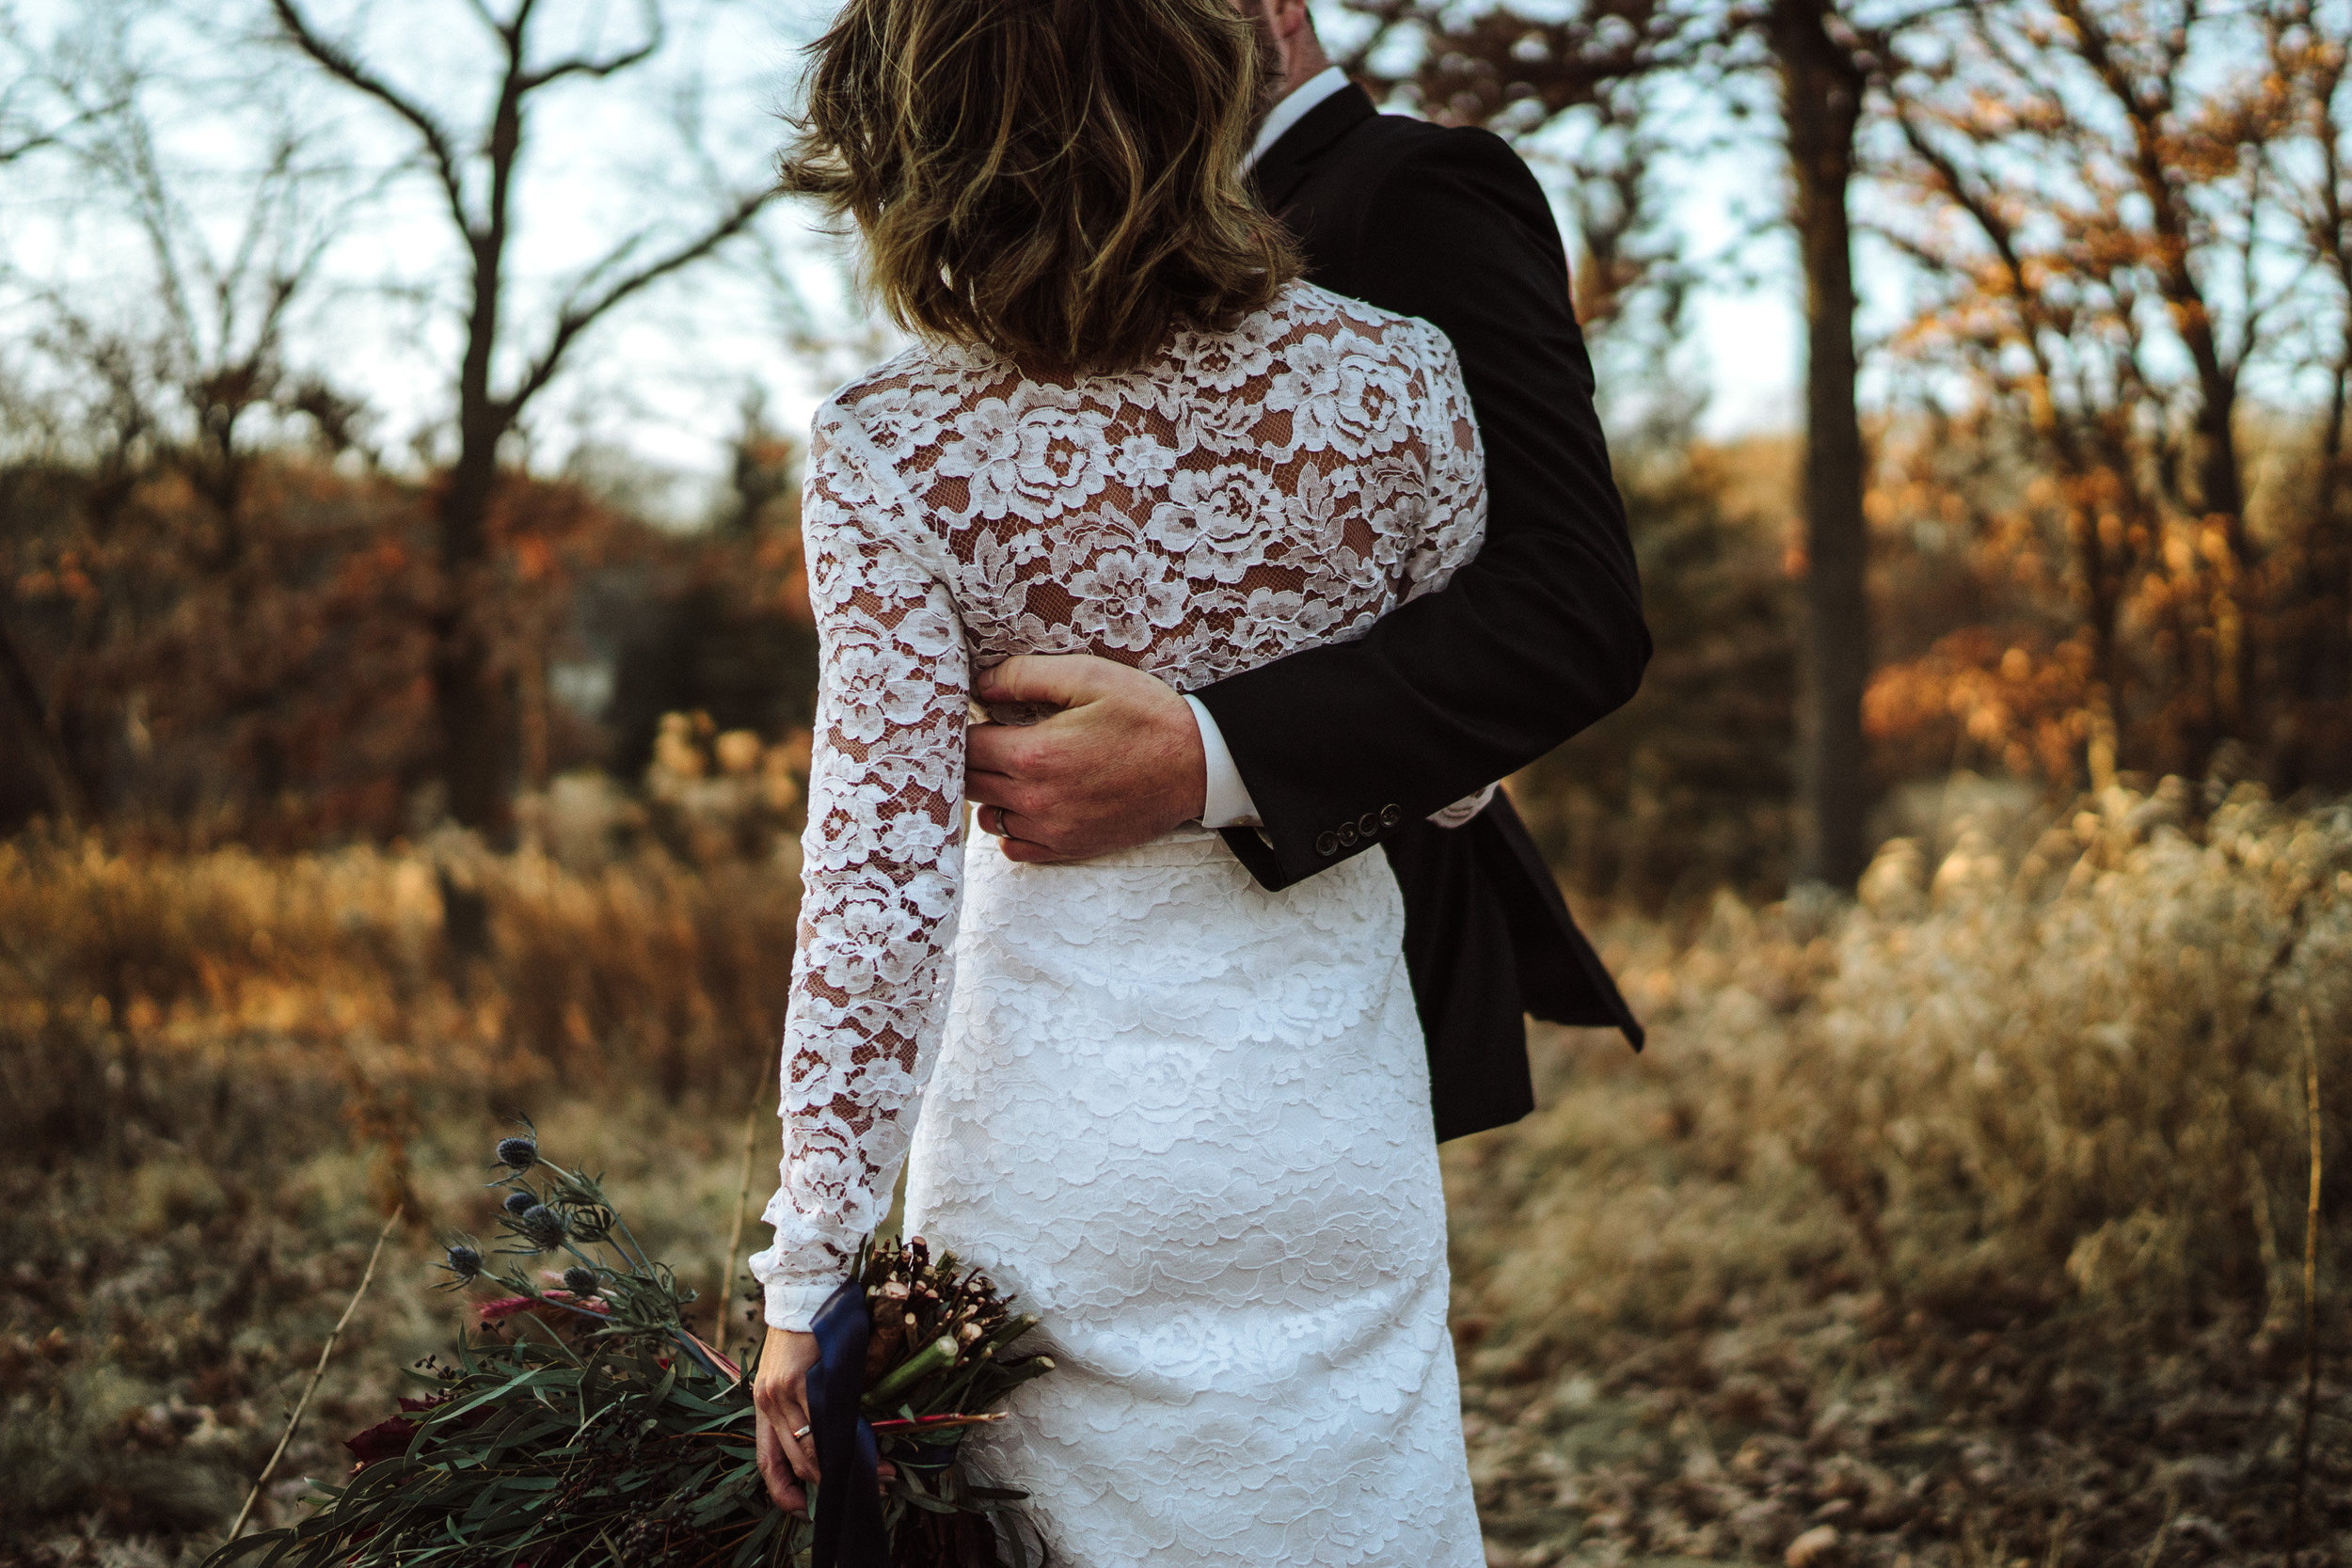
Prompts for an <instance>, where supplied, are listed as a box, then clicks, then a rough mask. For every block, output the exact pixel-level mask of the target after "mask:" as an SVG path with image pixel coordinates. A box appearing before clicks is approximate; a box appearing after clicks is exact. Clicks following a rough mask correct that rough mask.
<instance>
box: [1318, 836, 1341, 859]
mask: <svg viewBox="0 0 2352 1568" xmlns="http://www.w3.org/2000/svg"><path fill="white" fill-rule="evenodd" d="M1339 852H1340V835H1339V834H1337V833H1325V834H1324V835H1323V836H1322V837H1321V838H1318V839H1316V840H1315V853H1316V854H1318V855H1336V854H1338V853H1339Z"/></svg>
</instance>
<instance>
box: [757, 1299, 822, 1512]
mask: <svg viewBox="0 0 2352 1568" xmlns="http://www.w3.org/2000/svg"><path fill="white" fill-rule="evenodd" d="M816 1365H817V1336H815V1335H814V1334H787V1332H785V1331H784V1330H783V1329H781V1328H771V1329H770V1330H769V1331H768V1343H767V1346H766V1347H765V1348H764V1349H762V1350H761V1351H760V1353H759V1371H758V1373H757V1375H755V1377H754V1378H753V1379H752V1406H753V1408H754V1409H755V1411H756V1412H757V1413H758V1415H757V1421H756V1427H757V1435H756V1439H755V1442H756V1448H757V1451H758V1455H759V1474H760V1478H761V1479H762V1480H763V1481H766V1482H767V1483H768V1495H769V1496H770V1497H773V1498H774V1499H775V1500H776V1506H777V1507H778V1508H781V1509H783V1510H784V1511H785V1512H786V1513H804V1512H806V1510H807V1508H808V1491H807V1486H808V1485H809V1484H810V1483H813V1482H815V1481H818V1479H819V1478H818V1474H817V1445H816V1444H815V1443H814V1442H813V1441H811V1440H810V1437H809V1434H808V1426H809V1420H808V1371H809V1369H810V1368H811V1367H814V1366H816Z"/></svg>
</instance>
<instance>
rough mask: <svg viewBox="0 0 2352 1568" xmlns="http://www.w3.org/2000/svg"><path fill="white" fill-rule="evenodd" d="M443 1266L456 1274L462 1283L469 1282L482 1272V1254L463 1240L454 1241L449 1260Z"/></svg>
mask: <svg viewBox="0 0 2352 1568" xmlns="http://www.w3.org/2000/svg"><path fill="white" fill-rule="evenodd" d="M441 1267H443V1268H445V1269H447V1270H448V1271H449V1272H450V1273H452V1274H453V1275H456V1276H457V1279H458V1282H459V1283H460V1284H465V1283H469V1282H470V1281H471V1280H472V1279H473V1278H474V1277H475V1276H476V1275H480V1274H481V1273H482V1254H481V1253H479V1252H477V1251H475V1250H474V1249H473V1248H472V1247H469V1246H468V1245H466V1244H465V1243H462V1242H458V1243H452V1244H451V1246H450V1249H449V1261H448V1262H446V1263H443V1264H442V1265H441Z"/></svg>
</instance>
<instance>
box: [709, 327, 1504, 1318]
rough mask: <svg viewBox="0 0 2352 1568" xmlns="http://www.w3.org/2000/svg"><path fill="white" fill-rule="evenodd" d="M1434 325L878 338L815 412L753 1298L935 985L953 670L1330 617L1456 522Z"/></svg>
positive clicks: (948, 880)
mask: <svg viewBox="0 0 2352 1568" xmlns="http://www.w3.org/2000/svg"><path fill="white" fill-rule="evenodd" d="M1485 524H1486V492H1485V476H1484V462H1483V458H1482V454H1481V452H1480V450H1479V444H1478V434H1477V428H1476V426H1475V424H1474V423H1473V422H1472V420H1471V416H1470V401H1469V398H1468V396H1467V395H1466V394H1465V392H1464V391H1463V388H1462V381H1461V372H1460V369H1459V367H1458V366H1457V365H1456V364H1455V362H1454V352H1453V349H1452V347H1451V345H1450V344H1449V343H1448V342H1447V341H1446V340H1445V338H1444V336H1443V335H1442V334H1441V333H1439V332H1438V330H1437V328H1435V327H1433V326H1431V325H1428V324H1427V323H1425V322H1421V321H1417V320H1412V319H1408V318H1405V317H1400V316H1394V315H1390V314H1388V313H1386V312H1383V311H1379V310H1375V309H1372V308H1370V307H1368V306H1364V305H1360V304H1358V303H1356V302H1354V301H1351V300H1345V299H1342V298H1341V297H1339V296H1338V295H1335V294H1331V293H1326V292H1324V291H1322V290H1320V289H1316V288H1314V287H1312V286H1311V285H1308V284H1303V283H1301V284H1293V285H1291V286H1290V287H1288V288H1286V289H1284V290H1283V291H1282V293H1280V294H1279V296H1278V297H1277V298H1276V299H1275V301H1274V302H1273V304H1272V305H1270V306H1269V307H1268V308H1267V309H1263V310H1262V311H1259V312H1257V313H1256V314H1254V315H1251V316H1249V317H1248V318H1247V319H1245V320H1244V321H1243V322H1242V323H1240V325H1237V326H1236V327H1235V328H1233V329H1232V331H1228V332H1188V333H1182V334H1179V335H1178V336H1177V337H1176V338H1175V339H1174V340H1173V341H1172V342H1171V345H1170V347H1169V348H1168V351H1167V353H1166V354H1165V355H1164V356H1162V357H1161V358H1160V359H1159V360H1158V361H1156V362H1155V363H1153V364H1152V365H1150V366H1148V367H1145V368H1144V369H1141V370H1138V371H1136V372H1131V373H1127V374H1121V375H1092V376H1080V377H1075V378H1070V379H1064V380H1035V379H1030V378H1027V377H1025V376H1024V375H1023V374H1022V373H1021V372H1019V370H1017V369H1016V368H1015V367H1013V366H1011V365H1010V364H1009V363H1007V362H1005V361H1003V360H1001V359H998V358H996V357H994V356H991V355H989V354H987V353H986V352H985V351H978V350H970V349H962V348H953V347H941V346H938V345H930V346H926V347H921V348H917V349H914V350H910V351H909V352H908V353H906V354H903V355H900V356H898V357H897V358H895V359H893V360H890V361H889V362H887V363H885V364H883V365H882V366H881V367H879V368H878V369H876V370H874V371H872V372H869V373H867V374H866V376H864V377H863V378H861V379H859V380H858V381H855V382H853V383H851V384H850V386H849V387H847V388H843V389H842V390H841V391H840V392H839V393H837V394H835V395H834V398H833V399H832V400H831V401H830V402H828V403H827V404H824V406H823V407H822V408H820V409H819V410H818V413H817V417H816V420H815V424H814V430H813V434H812V436H811V441H810V447H809V458H808V474H807V480H806V483H805V488H804V493H803V504H802V519H801V527H802V533H803V546H804V548H805V551H806V559H807V562H808V576H809V595H810V602H811V604H812V606H813V607H814V609H815V611H816V615H817V623H818V642H819V659H820V670H821V675H820V687H819V691H818V710H817V721H816V737H815V744H814V750H813V754H812V758H811V763H810V774H809V795H808V830H807V832H806V833H805V835H804V836H803V841H802V844H803V895H802V906H801V922H800V942H799V948H800V950H799V953H798V954H797V956H796V958H795V960H794V964H793V983H792V994H791V1001H790V1005H789V1008H788V1012H787V1022H786V1027H785V1042H784V1062H783V1079H784V1083H783V1100H782V1104H781V1107H780V1113H779V1114H780V1115H781V1117H782V1118H783V1121H784V1145H785V1152H784V1160H783V1167H782V1169H783V1181H782V1184H781V1186H780V1187H779V1188H778V1190H777V1192H776V1194H775V1196H774V1197H773V1198H772V1199H771V1200H770V1202H769V1204H768V1208H767V1212H766V1218H767V1220H768V1222H769V1224H771V1225H772V1226H773V1227H775V1241H774V1244H773V1245H772V1246H771V1247H770V1248H769V1249H768V1250H767V1251H766V1252H764V1253H761V1254H760V1255H759V1256H757V1257H755V1259H753V1260H752V1267H753V1272H754V1274H755V1276H756V1277H757V1278H758V1279H759V1280H760V1281H761V1283H762V1284H763V1286H764V1287H765V1289H766V1292H767V1306H768V1320H769V1322H771V1323H774V1324H776V1325H777V1326H779V1327H786V1328H794V1329H802V1328H805V1327H806V1326H807V1323H808V1321H809V1319H810V1317H811V1316H812V1315H813V1314H814V1312H815V1310H816V1308H817V1307H818V1305H819V1304H820V1303H821V1302H822V1301H823V1299H824V1297H825V1295H826V1294H827V1293H828V1292H829V1291H831V1290H832V1289H833V1288H834V1286H835V1285H837V1284H838V1283H839V1282H840V1280H841V1278H842V1276H843V1274H844V1272H845V1269H846V1264H847V1260H848V1258H849V1256H850V1251H851V1250H852V1249H853V1248H854V1247H855V1245H856V1243H857V1242H858V1240H859V1239H860V1238H861V1237H862V1236H863V1235H864V1234H865V1233H866V1231H868V1230H870V1229H872V1228H873V1227H874V1226H875V1225H876V1223H877V1222H879V1221H880V1220H881V1219H882V1213H883V1211H884V1209H885V1208H886V1207H887V1205H888V1202H889V1197H890V1192H891V1188H892V1186H893V1184H894V1183H895V1182H896V1180H897V1178H898V1167H899V1165H900V1164H901V1162H902V1161H903V1160H904V1158H905V1153H906V1148H907V1139H908V1134H909V1132H910V1131H911V1128H912V1121H913V1117H914V1109H915V1104H916V1101H917V1099H918V1097H919V1095H920V1093H921V1090H922V1085H923V1083H924V1080H925V1078H926V1076H927V1075H928V1072H929V1069H930V1053H931V1051H932V1048H933V1047H934V1045H935V1044H936V1042H937V1039H938V1036H939V1031H940V1025H941V1020H942V1018H943V1014H944V1004H945V1000H946V989H947V986H948V983H949V980H950V975H949V974H948V970H949V967H950V965H949V960H948V954H949V952H950V949H951V945H952V942H953V937H954V928H955V920H956V911H957V903H958V891H959V882H960V878H961V861H962V837H963V821H964V812H963V798H962V784H963V736H964V726H965V723H966V715H967V712H968V702H969V699H968V693H969V690H970V679H969V677H970V673H971V671H972V670H973V668H974V667H975V666H976V665H977V667H980V668H985V667H987V666H989V665H991V664H993V663H996V662H998V661H999V660H1001V659H1004V658H1007V657H1010V656H1012V655H1014V654H1021V653H1090V654H1096V655H1100V656H1102V657H1106V658H1113V659H1118V660H1120V661H1121V662H1124V663H1128V664H1132V665H1136V666H1138V667H1140V668H1142V669H1145V670H1148V671H1150V672H1152V673H1154V674H1156V675H1159V676H1160V677H1161V678H1163V679H1165V680H1166V681H1168V683H1169V684H1170V685H1171V686H1173V687H1175V688H1176V689H1178V690H1180V691H1183V690H1191V689H1197V688H1200V687H1202V686H1206V685H1208V684H1210V683H1212V682H1215V681H1217V680H1220V679H1223V678H1224V677H1226V676H1229V675H1232V674H1235V673H1239V672H1241V671H1243V670H1247V669H1250V668H1253V667H1255V666H1257V665H1260V664H1263V663H1266V662H1269V661H1271V660H1274V659H1277V658H1280V657H1283V656H1284V655H1287V654H1290V653H1293V652H1295V651H1297V650H1299V649H1301V648H1306V647H1310V646H1313V645H1316V644H1319V643H1324V642H1332V641H1344V640H1346V639H1349V638H1353V637H1358V636H1360V635H1362V633H1363V632H1364V631H1365V630H1366V629H1367V628H1368V627H1369V626H1371V625H1372V624H1373V622H1374V621H1375V620H1376V619H1378V618H1379V617H1380V616H1381V615H1383V614H1385V613H1387V612H1388V611H1389V610H1392V609H1394V608H1395V607H1396V606H1397V605H1399V604H1400V603H1402V602H1404V601H1406V600H1407V599H1410V598H1412V597H1415V596H1416V595H1418V594H1424V593H1428V592H1431V591H1433V590H1435V589H1437V588H1438V587H1440V586H1442V585H1443V584H1444V582H1445V581H1446V579H1447V578H1449V577H1450V576H1451V575H1452V574H1453V572H1454V570H1455V569H1456V568H1457V567H1459V566H1460V565H1461V564H1462V563H1463V562H1466V561H1468V560H1469V559H1470V557H1471V556H1472V555H1473V554H1475V553H1476V551H1477V549H1478V546H1479V543H1480V541H1481V539H1482V537H1483V535H1484V531H1485Z"/></svg>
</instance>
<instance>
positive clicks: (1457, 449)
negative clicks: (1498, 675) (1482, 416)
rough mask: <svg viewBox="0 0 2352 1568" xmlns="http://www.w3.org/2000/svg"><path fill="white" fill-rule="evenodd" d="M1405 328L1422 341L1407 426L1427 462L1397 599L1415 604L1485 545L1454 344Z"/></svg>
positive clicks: (1417, 325)
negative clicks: (1418, 518)
mask: <svg viewBox="0 0 2352 1568" xmlns="http://www.w3.org/2000/svg"><path fill="white" fill-rule="evenodd" d="M1408 326H1409V328H1410V329H1411V330H1412V331H1414V332H1415V333H1417V334H1419V335H1420V336H1421V338H1422V343H1421V345H1420V347H1421V350H1422V352H1421V353H1420V354H1418V355H1416V356H1414V357H1415V358H1416V359H1417V360H1418V361H1419V362H1420V374H1419V375H1418V376H1417V377H1416V378H1415V379H1416V380H1417V381H1418V382H1419V385H1418V386H1416V387H1415V388H1414V391H1415V393H1416V394H1417V396H1416V397H1415V399H1414V405H1415V408H1416V411H1417V414H1418V417H1417V418H1416V420H1414V423H1415V424H1416V425H1417V426H1418V427H1419V429H1418V431H1417V434H1418V435H1419V436H1421V440H1422V450H1423V451H1425V452H1426V453H1427V458H1426V461H1427V464H1428V467H1427V470H1426V474H1427V477H1426V481H1425V483H1426V490H1425V492H1424V495H1425V500H1424V504H1425V506H1426V510H1425V511H1424V512H1423V513H1422V523H1421V531H1420V534H1419V537H1418V538H1417V539H1416V540H1415V541H1414V548H1413V554H1412V557H1411V559H1410V560H1409V561H1408V562H1407V563H1406V590H1405V597H1406V598H1407V599H1417V598H1419V597H1421V596H1422V594H1433V593H1435V592H1437V591H1438V589H1440V588H1443V587H1444V586H1445V585H1446V582H1447V580H1448V579H1449V578H1452V577H1453V576H1454V573H1455V572H1456V571H1457V570H1459V569H1460V568H1461V567H1463V566H1465V565H1467V564H1469V562H1470V558H1471V557H1473V556H1475V555H1476V554H1477V553H1478V547H1479V546H1481V545H1483V544H1485V543H1486V447H1485V445H1484V444H1483V443H1482V442H1481V440H1480V439H1479V435H1478V417H1477V416H1476V415H1475V414H1474V413H1473V412H1471V409H1470V391H1469V389H1468V388H1466V387H1464V386H1463V384H1462V363H1461V361H1460V360H1459V359H1457V358H1455V357H1454V345H1453V344H1452V343H1451V342H1449V341H1447V340H1446V335H1445V334H1444V333H1442V332H1440V331H1438V329H1437V328H1436V327H1434V326H1432V325H1429V324H1428V323H1427V322H1423V321H1415V322H1412V323H1409V324H1408Z"/></svg>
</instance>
